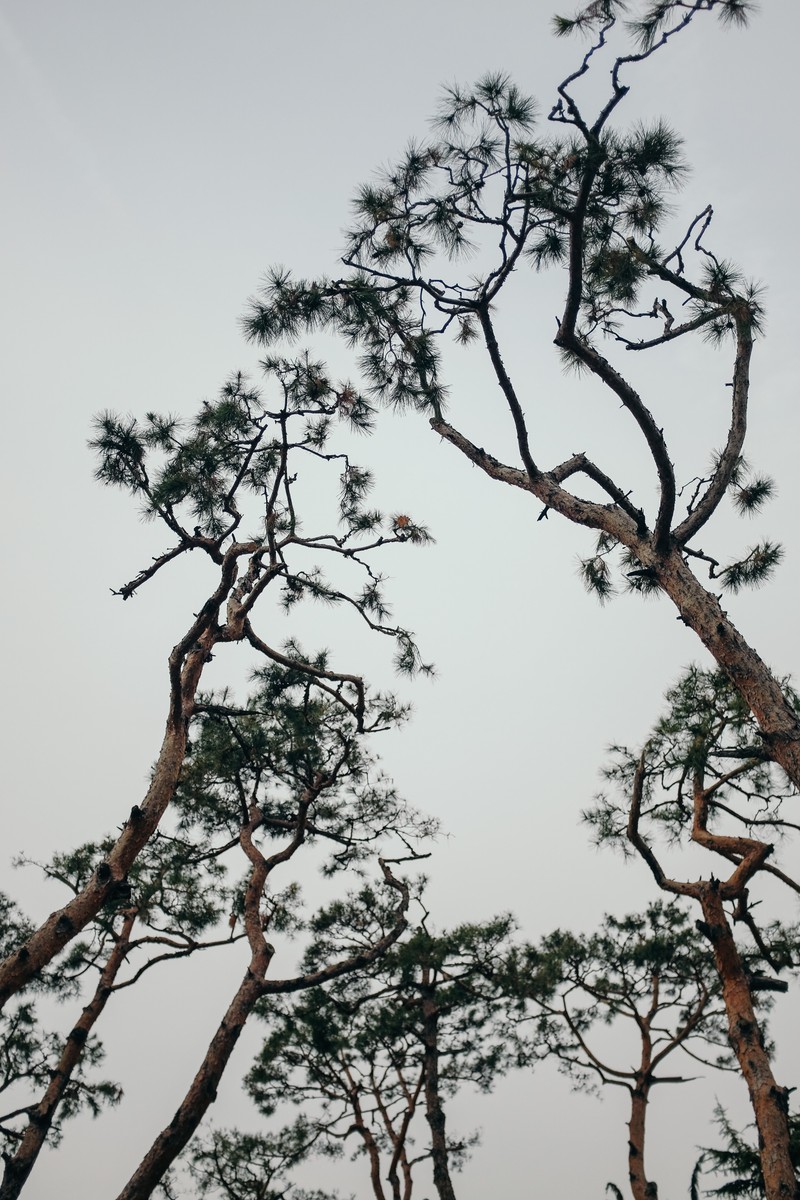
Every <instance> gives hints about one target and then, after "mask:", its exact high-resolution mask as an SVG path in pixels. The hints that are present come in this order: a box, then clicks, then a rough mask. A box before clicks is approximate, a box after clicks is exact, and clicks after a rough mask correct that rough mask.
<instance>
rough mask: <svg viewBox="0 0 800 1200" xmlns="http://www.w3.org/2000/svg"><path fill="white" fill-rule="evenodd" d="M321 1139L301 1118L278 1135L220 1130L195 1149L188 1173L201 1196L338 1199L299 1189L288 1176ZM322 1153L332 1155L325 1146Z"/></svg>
mask: <svg viewBox="0 0 800 1200" xmlns="http://www.w3.org/2000/svg"><path fill="white" fill-rule="evenodd" d="M319 1140H320V1134H319V1131H318V1130H315V1129H313V1128H312V1127H311V1126H310V1125H309V1123H308V1122H307V1121H306V1119H305V1118H304V1117H302V1116H300V1117H298V1118H297V1120H296V1121H295V1122H294V1123H293V1124H292V1125H288V1126H286V1128H284V1129H281V1130H280V1131H279V1132H278V1133H259V1134H246V1133H240V1132H239V1131H238V1130H235V1129H234V1130H228V1129H215V1130H213V1131H212V1132H211V1133H210V1134H208V1135H207V1136H206V1137H205V1138H203V1139H202V1140H201V1141H200V1143H199V1144H198V1145H195V1146H194V1147H193V1149H192V1153H191V1160H190V1165H189V1171H190V1174H191V1178H192V1181H193V1183H194V1185H195V1187H196V1189H197V1193H196V1194H197V1195H199V1196H210V1197H220V1200H222V1198H223V1197H224V1200H335V1196H336V1193H334V1192H327V1191H326V1192H321V1191H318V1190H316V1189H314V1190H313V1191H309V1190H307V1189H306V1188H299V1187H296V1186H295V1185H294V1184H292V1183H291V1182H287V1180H286V1178H285V1176H286V1175H287V1173H289V1172H291V1170H292V1168H293V1167H295V1166H296V1165H297V1164H298V1163H300V1162H302V1161H303V1160H304V1159H306V1158H307V1157H308V1156H309V1154H311V1153H312V1152H314V1151H315V1149H316V1143H318V1142H319ZM319 1152H321V1153H323V1154H326V1153H327V1154H330V1152H331V1151H330V1148H329V1147H328V1146H327V1145H326V1144H325V1143H323V1144H322V1145H321V1146H320V1147H319Z"/></svg>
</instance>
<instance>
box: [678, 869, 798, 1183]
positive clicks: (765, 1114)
mask: <svg viewBox="0 0 800 1200" xmlns="http://www.w3.org/2000/svg"><path fill="white" fill-rule="evenodd" d="M699 899H700V903H701V905H702V907H703V915H704V917H705V920H706V925H707V926H708V936H709V938H710V941H711V944H712V947H713V950H714V961H715V963H716V967H717V971H718V972H719V977H720V980H721V983H722V997H723V1000H724V1002H725V1011H726V1013H727V1016H728V1036H729V1038H730V1043H731V1046H732V1047H733V1051H734V1053H735V1055H736V1058H737V1060H738V1062H739V1066H740V1068H741V1071H742V1074H743V1076H744V1079H745V1082H746V1083H747V1088H748V1091H749V1092H750V1102H751V1104H752V1106H753V1112H754V1113H755V1118H756V1125H757V1127H758V1135H759V1136H758V1140H759V1147H760V1154H761V1171H762V1174H763V1176H764V1188H765V1192H766V1197H767V1200H798V1198H800V1187H799V1186H798V1181H797V1178H796V1176H795V1172H794V1167H793V1166H792V1156H791V1150H790V1139H789V1118H788V1093H787V1091H786V1088H782V1087H779V1086H778V1083H777V1082H776V1080H775V1077H774V1075H773V1074H772V1067H771V1065H770V1061H769V1055H768V1054H767V1051H766V1050H765V1048H764V1042H763V1039H762V1036H761V1030H760V1028H759V1024H758V1018H757V1017H756V1014H755V1011H754V1009H753V1000H752V997H751V994H750V986H749V983H748V980H747V976H746V974H745V971H744V968H743V966H742V960H741V958H740V956H739V951H738V950H737V948H736V943H735V942H734V940H733V935H732V934H731V929H730V925H729V924H728V919H727V917H726V915H725V911H724V909H723V907H722V899H721V897H720V893H719V887H718V886H717V885H716V884H715V883H714V882H712V883H710V884H707V885H705V886H704V887H703V888H702V889H701V891H700V896H699Z"/></svg>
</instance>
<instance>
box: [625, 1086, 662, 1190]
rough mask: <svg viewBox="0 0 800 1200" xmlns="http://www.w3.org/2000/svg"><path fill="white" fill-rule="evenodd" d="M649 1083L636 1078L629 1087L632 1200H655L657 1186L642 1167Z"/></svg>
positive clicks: (629, 1168) (629, 1156)
mask: <svg viewBox="0 0 800 1200" xmlns="http://www.w3.org/2000/svg"><path fill="white" fill-rule="evenodd" d="M649 1099H650V1085H649V1084H648V1083H647V1082H646V1080H643V1079H638V1080H637V1081H636V1085H635V1087H633V1088H631V1119H630V1121H629V1122H628V1178H629V1179H630V1183H631V1191H632V1193H633V1197H634V1200H657V1197H658V1187H657V1185H656V1184H655V1183H653V1182H651V1181H650V1180H648V1178H647V1175H646V1174H645V1169H644V1141H645V1121H646V1117H647V1102H648V1100H649Z"/></svg>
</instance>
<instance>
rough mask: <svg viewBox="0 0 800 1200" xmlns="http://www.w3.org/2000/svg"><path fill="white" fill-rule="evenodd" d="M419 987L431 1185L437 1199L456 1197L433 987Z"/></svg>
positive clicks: (437, 1017)
mask: <svg viewBox="0 0 800 1200" xmlns="http://www.w3.org/2000/svg"><path fill="white" fill-rule="evenodd" d="M420 990H421V994H422V1042H423V1046H424V1053H423V1062H424V1066H425V1116H426V1118H427V1121H428V1125H429V1126H430V1130H431V1161H432V1163H433V1186H434V1187H435V1188H436V1191H437V1192H438V1194H439V1200H456V1194H455V1192H454V1191H453V1183H452V1180H451V1179H450V1170H449V1164H448V1155H447V1139H446V1137H445V1115H444V1109H443V1108H442V1103H441V1099H440V1096H439V1038H438V1027H439V1010H438V1008H437V1006H436V1001H435V1000H434V998H433V988H426V987H424V986H423V988H421V989H420Z"/></svg>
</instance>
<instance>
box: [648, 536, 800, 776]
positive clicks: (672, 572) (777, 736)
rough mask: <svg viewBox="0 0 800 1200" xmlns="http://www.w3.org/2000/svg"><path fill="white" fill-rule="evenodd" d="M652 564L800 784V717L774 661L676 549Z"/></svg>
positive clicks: (777, 757)
mask: <svg viewBox="0 0 800 1200" xmlns="http://www.w3.org/2000/svg"><path fill="white" fill-rule="evenodd" d="M643 561H644V560H643ZM650 565H651V566H652V568H653V570H654V572H655V574H656V576H657V578H658V582H659V584H660V585H661V587H662V588H663V589H664V591H665V592H666V593H667V595H668V596H669V597H670V599H671V600H672V601H673V603H674V604H675V605H676V606H677V608H678V611H679V612H680V616H681V620H682V621H683V622H684V624H686V625H688V626H689V627H690V628H691V629H692V630H693V631H694V632H695V633H696V634H697V636H698V637H699V638H700V640H701V642H702V643H703V645H704V646H705V647H706V649H707V650H708V651H709V653H710V654H712V655H713V657H714V658H715V659H716V661H717V662H718V664H719V666H720V667H721V668H722V670H723V671H724V672H725V674H726V675H727V676H728V678H729V679H730V681H731V683H732V684H733V686H734V687H735V688H736V689H737V691H739V692H740V694H741V695H742V697H743V699H744V700H745V702H746V703H747V705H748V706H749V708H750V709H751V711H752V713H753V716H754V717H755V718H756V720H757V721H758V724H759V727H760V729H761V732H762V735H763V739H764V743H765V746H766V747H767V748H768V749H769V752H770V754H771V755H772V757H773V758H774V759H775V761H776V762H777V763H779V764H780V766H782V767H783V769H784V771H785V772H786V774H787V775H788V776H789V778H790V779H791V781H792V783H794V785H795V786H796V787H798V788H800V719H798V716H797V713H796V712H795V711H794V709H793V708H792V706H791V705H790V704H789V702H788V700H787V699H786V697H785V695H784V694H783V689H782V688H781V686H780V684H779V683H778V681H777V680H776V678H775V676H774V675H773V674H772V672H771V671H770V669H769V667H768V666H767V665H766V663H765V662H764V661H763V660H762V659H761V658H760V657H759V656H758V654H756V652H755V650H753V648H752V647H751V646H750V645H748V643H747V642H746V641H745V639H744V638H743V637H742V635H741V634H740V633H739V631H738V629H737V628H736V626H735V625H734V624H733V622H732V621H730V620H729V619H728V616H727V613H725V612H724V611H723V609H722V608H721V607H720V604H719V601H718V600H717V598H716V596H714V595H713V594H712V593H711V592H709V591H707V589H706V588H705V587H704V586H703V585H702V583H700V581H699V580H698V579H697V578H696V576H695V575H694V573H693V572H692V571H691V570H690V569H689V567H688V566H687V564H686V563H685V562H684V560H683V558H682V556H681V555H680V554H679V553H678V552H677V551H673V552H672V553H671V554H670V555H669V556H668V557H667V558H666V559H662V558H660V557H659V556H654V557H653V561H652V563H648V562H647V561H645V566H650Z"/></svg>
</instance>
